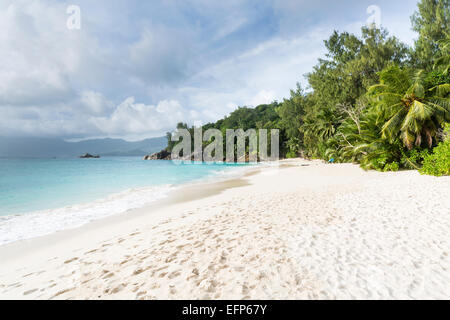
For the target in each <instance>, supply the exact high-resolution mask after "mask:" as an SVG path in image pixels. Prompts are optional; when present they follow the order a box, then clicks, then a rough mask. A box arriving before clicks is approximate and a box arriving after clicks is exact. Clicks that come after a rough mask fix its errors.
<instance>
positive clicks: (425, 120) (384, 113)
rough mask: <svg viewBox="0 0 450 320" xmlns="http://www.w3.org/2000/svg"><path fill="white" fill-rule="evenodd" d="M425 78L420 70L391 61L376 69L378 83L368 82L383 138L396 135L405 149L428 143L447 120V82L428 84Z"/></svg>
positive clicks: (449, 103)
mask: <svg viewBox="0 0 450 320" xmlns="http://www.w3.org/2000/svg"><path fill="white" fill-rule="evenodd" d="M427 78H428V79H430V76H428V75H427V74H425V73H424V72H423V71H422V70H420V71H417V72H416V73H414V72H413V71H412V70H409V69H401V68H399V67H398V66H395V65H393V66H390V67H388V68H386V69H384V70H383V71H382V72H381V73H380V84H377V85H374V86H372V87H371V88H370V90H369V95H370V96H371V97H372V98H373V99H374V100H375V101H376V105H377V111H378V116H379V117H378V121H379V122H382V123H383V127H382V130H381V133H382V136H383V138H387V139H389V140H390V141H394V140H395V139H397V138H398V137H400V138H401V139H402V141H403V143H404V145H405V146H406V147H407V148H408V149H409V150H411V149H412V148H413V146H414V145H415V146H416V147H420V146H421V145H422V142H423V141H425V142H426V144H427V145H428V147H429V148H431V147H432V145H433V139H434V138H435V137H436V133H437V131H438V130H439V128H440V127H441V126H442V125H443V123H444V122H445V121H450V99H448V98H447V96H448V93H449V92H450V85H449V84H445V83H444V84H440V85H436V86H435V87H433V88H430V87H427V86H426V85H427V82H426V81H425V79H427ZM431 78H433V77H431ZM438 78H440V76H438Z"/></svg>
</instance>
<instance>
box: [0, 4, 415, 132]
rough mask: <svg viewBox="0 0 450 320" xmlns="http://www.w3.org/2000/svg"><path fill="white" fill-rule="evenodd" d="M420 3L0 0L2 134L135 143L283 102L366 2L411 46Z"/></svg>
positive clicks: (358, 19) (356, 20) (352, 27)
mask: <svg viewBox="0 0 450 320" xmlns="http://www.w3.org/2000/svg"><path fill="white" fill-rule="evenodd" d="M416 3H417V1H416V0H395V1H393V0H379V1H377V0H370V1H366V0H314V1H312V0H250V1H246V0H239V1H235V0H228V1H218V0H217V1H216V0H178V1H176V0H160V1H143V0H136V1H134V0H123V1H122V0H104V1H103V0H95V1H93V0H77V1H76V0H70V1H68V2H66V1H56V0H0V114H1V117H0V136H48V137H62V138H65V139H85V138H91V137H122V138H126V139H129V140H136V139H142V138H146V137H153V136H160V135H161V134H164V132H166V131H168V130H169V129H172V128H173V127H174V125H175V124H176V123H177V122H179V121H185V122H189V123H193V122H194V121H199V122H203V123H206V122H208V121H215V120H217V119H219V118H221V117H223V116H225V115H227V114H229V113H230V112H231V111H232V110H233V109H235V108H236V107H237V106H242V105H248V106H255V105H258V104H261V103H270V102H272V101H273V100H279V101H280V100H282V98H283V97H287V96H288V95H289V90H290V89H291V88H294V87H295V84H296V82H301V83H302V84H304V85H306V83H305V80H304V77H303V75H304V74H305V73H307V72H309V71H310V70H311V68H312V66H313V65H314V64H315V63H316V62H317V59H318V58H319V57H320V56H322V55H323V53H324V46H323V40H324V39H326V38H327V37H329V35H330V34H331V33H332V31H333V30H334V29H337V30H340V31H344V30H345V31H350V32H354V33H359V30H360V28H361V26H363V25H364V24H365V23H366V21H367V19H368V18H369V17H370V16H371V14H368V12H367V8H368V7H369V6H371V5H377V6H378V7H379V8H380V17H381V24H382V26H384V27H386V28H388V29H389V31H390V33H391V34H393V35H395V36H397V37H398V38H400V39H401V40H402V41H404V42H405V43H407V44H412V43H413V39H414V37H415V36H416V35H415V34H414V33H413V32H412V31H411V30H410V26H411V24H410V19H409V17H410V16H411V15H412V13H413V12H414V11H415V10H416ZM70 5H76V6H78V7H79V8H80V17H81V28H80V29H78V28H76V27H77V25H76V22H77V21H78V20H76V17H77V15H76V13H75V14H73V13H74V12H73V11H71V12H69V13H67V9H68V7H69V6H70ZM73 18H75V20H73ZM68 19H69V26H71V28H68V26H67V25H68ZM74 23H75V24H74ZM74 27H75V28H74Z"/></svg>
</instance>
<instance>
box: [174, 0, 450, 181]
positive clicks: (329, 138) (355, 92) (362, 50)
mask: <svg viewBox="0 0 450 320" xmlns="http://www.w3.org/2000/svg"><path fill="white" fill-rule="evenodd" d="M449 19H450V0H421V1H420V2H419V3H418V8H417V11H416V12H415V14H414V15H413V16H412V17H411V22H412V29H413V30H414V31H416V32H417V35H418V37H417V40H416V41H415V44H414V46H412V47H408V46H407V45H405V44H403V43H401V42H400V41H399V40H398V39H397V38H395V37H393V36H390V35H389V33H388V31H387V30H385V29H377V28H376V27H375V26H372V27H363V28H362V32H361V36H359V37H358V36H357V35H354V34H350V33H348V32H337V31H335V32H333V34H332V35H331V37H330V38H329V39H328V40H326V41H325V42H324V44H325V47H326V50H327V53H326V55H325V57H323V58H322V59H319V61H318V63H317V64H316V65H315V66H314V68H313V70H312V71H311V72H310V73H309V74H307V75H306V79H307V81H308V87H307V88H302V87H301V86H300V85H298V84H297V87H296V89H294V90H292V91H291V95H290V97H288V98H286V99H284V100H283V101H282V102H277V101H275V102H273V103H271V104H266V105H260V106H257V107H256V108H249V107H240V108H238V109H237V110H235V111H234V112H232V113H231V114H230V115H229V116H227V117H225V118H224V119H222V120H219V121H217V122H215V123H211V124H207V125H205V126H204V127H203V129H204V130H206V129H209V128H216V129H219V130H221V131H222V132H225V130H226V129H232V128H236V129H237V128H242V129H244V130H246V129H249V128H256V129H262V128H265V129H271V128H276V129H279V130H280V143H281V150H280V151H281V155H282V156H284V157H298V156H303V157H308V158H319V159H324V160H327V161H330V160H332V161H334V162H354V163H359V164H360V165H361V166H362V167H363V168H365V169H376V170H381V171H396V170H400V169H418V170H420V172H421V173H425V174H433V175H448V174H449V170H450V169H449V166H450V141H449V138H448V135H449V133H448V132H449V130H450V129H448V128H449V125H448V124H449V122H450V73H449V67H450V45H449V44H450V23H449ZM182 127H183V128H187V125H186V124H179V125H178V128H182ZM444 128H447V129H446V131H445V130H444ZM190 130H192V128H190ZM168 137H169V149H170V148H171V147H172V146H173V143H172V142H170V136H168ZM446 137H447V138H446Z"/></svg>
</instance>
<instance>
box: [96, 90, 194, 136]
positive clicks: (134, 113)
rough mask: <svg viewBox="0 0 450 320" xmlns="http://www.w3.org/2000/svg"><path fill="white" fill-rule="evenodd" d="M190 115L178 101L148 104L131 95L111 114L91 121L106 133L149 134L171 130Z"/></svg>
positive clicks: (100, 130)
mask: <svg viewBox="0 0 450 320" xmlns="http://www.w3.org/2000/svg"><path fill="white" fill-rule="evenodd" d="M189 115H190V113H189V111H186V110H184V109H183V108H182V107H181V105H180V103H179V102H178V101H174V100H164V101H161V102H159V103H158V104H157V105H146V104H143V103H136V102H135V99H134V97H129V98H127V99H125V100H124V101H123V102H122V103H121V104H120V105H119V106H117V108H116V109H115V110H114V112H113V113H112V114H111V115H110V116H108V117H93V118H90V122H91V123H92V124H94V125H95V126H96V127H97V128H98V131H99V132H104V133H106V134H111V135H120V134H123V133H124V132H126V133H127V134H148V133H154V132H164V131H169V130H171V129H173V128H174V127H175V125H176V124H177V123H178V122H180V121H186V119H188V120H190V119H189V118H190V117H189Z"/></svg>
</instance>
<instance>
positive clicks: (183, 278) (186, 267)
mask: <svg viewBox="0 0 450 320" xmlns="http://www.w3.org/2000/svg"><path fill="white" fill-rule="evenodd" d="M448 187H450V179H449V178H448V177H445V178H435V177H428V176H420V175H419V174H418V173H417V172H413V171H411V172H410V171H408V172H398V173H380V172H365V171H363V170H362V169H360V168H359V167H357V166H355V165H351V164H337V165H327V164H322V163H320V162H318V161H307V160H298V159H297V160H288V161H284V162H282V164H281V166H280V167H272V168H271V167H270V166H269V167H259V168H258V169H257V170H255V171H254V172H253V173H249V174H247V175H245V176H243V177H241V178H239V179H230V180H227V181H222V182H217V183H210V184H202V185H198V186H195V187H192V188H191V189H190V188H187V189H185V190H184V191H180V192H178V193H177V194H175V195H174V198H172V200H169V199H168V198H166V199H163V200H161V201H160V202H158V203H154V204H152V205H150V206H148V207H145V208H141V209H136V210H133V211H132V212H130V213H126V214H118V215H114V216H111V217H108V218H104V219H102V220H97V221H94V222H91V223H89V224H87V225H84V226H82V227H80V228H77V229H73V230H65V231H61V232H58V233H55V234H52V235H48V236H44V237H41V238H34V239H32V240H25V241H21V242H16V243H12V244H9V245H6V246H2V247H0V256H1V257H2V264H1V265H0V297H1V298H8V299H10V298H17V299H183V298H184V299H186V298H190V299H346V298H353V299H355V298H356V299H372V298H373V299H377V298H378V299H384V298H400V299H401V298H405V299H412V298H438V299H442V298H449V297H450V289H449V288H448V286H445V281H444V279H450V271H449V270H450V255H449V252H448V248H449V247H450V239H448V237H447V236H446V235H447V234H448V232H449V231H450V217H449V216H448V214H446V213H445V212H443V210H442V208H446V207H447V208H448V207H450V203H449V201H450V200H449V199H448V197H446V193H445V190H448ZM415 196H417V197H419V196H420V197H421V199H422V200H424V199H425V202H424V203H425V204H426V205H424V206H421V205H419V204H418V203H417V202H416V201H415V199H414V197H415ZM420 261H422V262H420ZM427 262H430V263H427ZM425 275H426V277H425Z"/></svg>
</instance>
